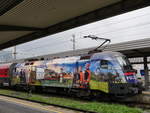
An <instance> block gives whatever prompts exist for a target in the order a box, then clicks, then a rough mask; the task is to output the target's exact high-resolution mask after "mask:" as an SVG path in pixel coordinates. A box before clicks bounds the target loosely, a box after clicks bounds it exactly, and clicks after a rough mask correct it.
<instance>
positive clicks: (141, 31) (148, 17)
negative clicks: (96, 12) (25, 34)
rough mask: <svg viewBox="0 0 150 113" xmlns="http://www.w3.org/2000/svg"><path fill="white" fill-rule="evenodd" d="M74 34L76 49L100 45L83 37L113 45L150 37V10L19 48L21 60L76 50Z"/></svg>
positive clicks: (113, 18)
mask: <svg viewBox="0 0 150 113" xmlns="http://www.w3.org/2000/svg"><path fill="white" fill-rule="evenodd" d="M73 34H74V35H75V38H76V49H81V48H88V47H94V46H98V44H99V43H100V42H96V41H93V40H91V39H83V36H86V35H96V36H99V37H103V38H109V39H111V41H112V42H111V43H112V44H113V43H119V42H125V41H131V40H138V39H143V38H150V7H146V8H143V9H139V10H136V11H132V12H129V13H125V14H122V15H119V16H115V17H111V18H108V19H104V20H101V21H98V22H94V23H91V24H88V25H84V26H81V27H78V28H74V29H71V30H68V31H64V32H61V33H57V34H54V35H50V36H47V37H44V38H41V39H38V40H35V41H31V42H28V43H25V44H21V45H18V46H17V52H18V54H17V58H24V57H32V56H39V55H44V54H50V53H58V52H62V51H68V50H72V41H71V39H72V35H73ZM7 50H8V49H7ZM9 50H12V49H9Z"/></svg>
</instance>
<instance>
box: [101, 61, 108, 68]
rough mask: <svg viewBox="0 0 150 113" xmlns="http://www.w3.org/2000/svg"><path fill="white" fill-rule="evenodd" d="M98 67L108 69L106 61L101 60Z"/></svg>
mask: <svg viewBox="0 0 150 113" xmlns="http://www.w3.org/2000/svg"><path fill="white" fill-rule="evenodd" d="M100 67H101V68H102V69H108V61H107V60H101V62H100Z"/></svg>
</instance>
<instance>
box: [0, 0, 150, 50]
mask: <svg viewBox="0 0 150 113" xmlns="http://www.w3.org/2000/svg"><path fill="white" fill-rule="evenodd" d="M149 5H150V1H149V0H0V49H4V48H7V47H10V46H13V45H17V44H21V43H24V42H27V41H31V40H34V39H38V38H41V37H43V36H47V35H50V34H54V33H57V32H61V31H64V30H67V29H71V28H74V27H77V26H81V25H84V24H87V23H90V22H94V21H97V20H101V19H104V18H108V17H111V16H114V15H118V14H121V13H125V12H128V11H131V10H135V9H138V8H141V7H145V6H149Z"/></svg>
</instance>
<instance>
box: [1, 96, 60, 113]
mask: <svg viewBox="0 0 150 113" xmlns="http://www.w3.org/2000/svg"><path fill="white" fill-rule="evenodd" d="M0 100H5V101H9V102H15V103H17V104H22V105H25V106H29V107H33V108H36V109H39V110H40V109H42V110H45V111H48V112H55V113H62V112H59V111H56V110H50V109H48V108H44V107H45V106H42V105H39V104H37V103H32V102H27V101H24V100H20V101H22V102H20V101H19V99H15V98H10V97H5V96H0ZM23 101H24V102H23ZM35 104H36V105H35Z"/></svg>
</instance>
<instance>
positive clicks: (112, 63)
mask: <svg viewBox="0 0 150 113" xmlns="http://www.w3.org/2000/svg"><path fill="white" fill-rule="evenodd" d="M107 41H109V40H108V39H107V40H106V41H105V42H107ZM100 46H101V45H100ZM100 46H99V47H100ZM96 49H97V48H96ZM0 84H1V86H4V85H7V86H9V87H14V86H23V87H27V86H30V87H34V89H39V88H40V90H41V91H42V90H45V88H46V90H51V89H53V90H55V89H56V90H57V89H59V90H60V89H61V91H67V92H68V93H70V92H72V91H78V92H82V91H88V93H89V92H90V93H91V92H102V93H104V94H110V95H113V96H120V95H124V96H128V95H135V94H138V93H140V92H141V90H142V89H141V86H142V84H141V83H140V82H139V81H138V79H137V78H136V74H135V70H134V69H133V68H132V66H131V64H130V62H129V60H128V59H127V58H126V56H124V55H123V54H121V53H119V52H111V51H104V52H98V51H96V52H95V50H94V52H93V53H92V52H90V53H89V54H84V55H81V56H71V57H62V58H53V59H50V60H42V61H27V62H22V63H11V64H1V65H0ZM84 94H85V95H86V94H87V93H84Z"/></svg>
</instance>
